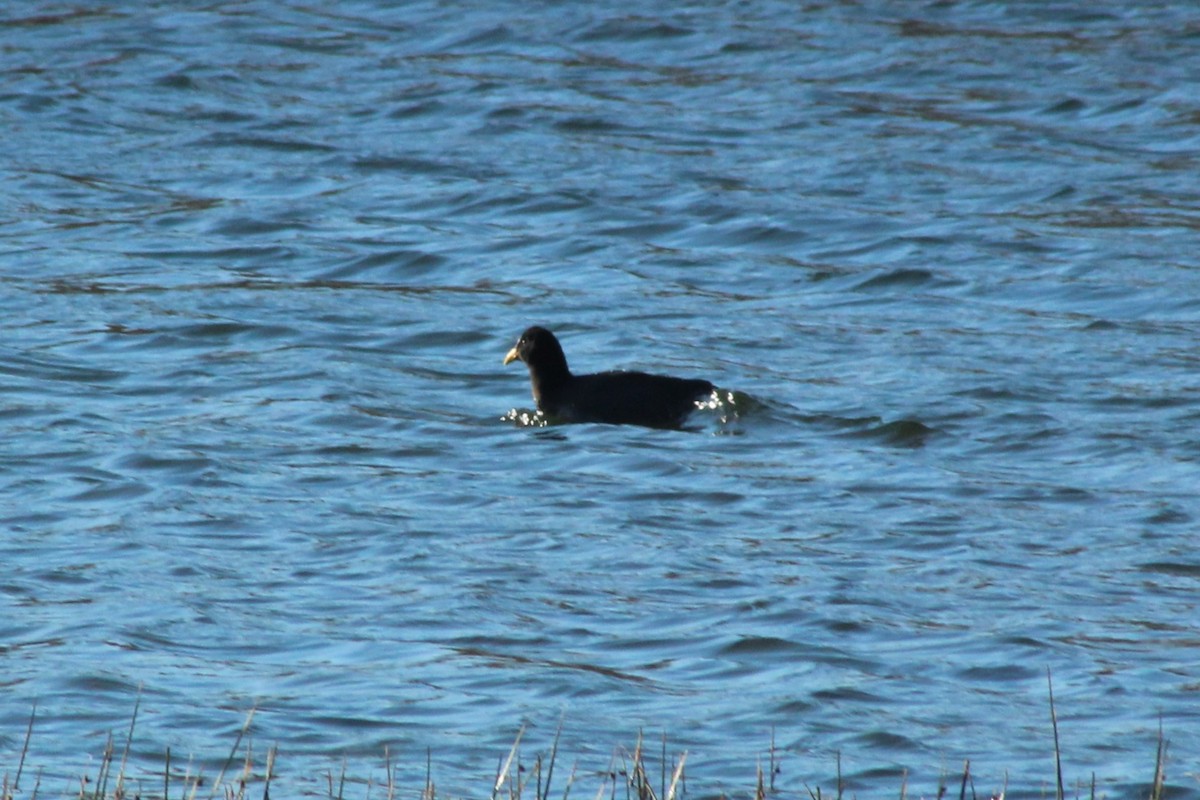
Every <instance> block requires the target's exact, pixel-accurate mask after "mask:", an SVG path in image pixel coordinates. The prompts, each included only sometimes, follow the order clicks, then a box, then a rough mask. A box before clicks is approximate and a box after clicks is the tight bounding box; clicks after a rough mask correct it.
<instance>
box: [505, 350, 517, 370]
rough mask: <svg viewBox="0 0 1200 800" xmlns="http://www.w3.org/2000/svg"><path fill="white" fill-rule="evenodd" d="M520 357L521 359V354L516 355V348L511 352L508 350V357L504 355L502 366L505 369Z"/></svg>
mask: <svg viewBox="0 0 1200 800" xmlns="http://www.w3.org/2000/svg"><path fill="white" fill-rule="evenodd" d="M520 357H521V354H520V353H518V352H517V348H515V347H514V348H513V349H512V350H509V351H508V355H506V356H505V357H504V366H506V367H507V366H508V365H509V364H511V363H512V362H514V361H516V360H517V359H518V358H520Z"/></svg>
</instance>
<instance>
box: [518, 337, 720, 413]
mask: <svg viewBox="0 0 1200 800" xmlns="http://www.w3.org/2000/svg"><path fill="white" fill-rule="evenodd" d="M517 359H520V360H521V361H524V362H525V365H526V366H527V367H529V380H530V382H531V383H532V384H533V400H534V402H535V403H537V407H538V410H539V411H541V412H542V413H543V414H546V415H548V416H550V417H552V418H556V419H558V420H561V421H563V422H606V423H609V424H612V425H645V426H647V427H651V428H678V427H679V426H681V425H682V424H683V421H684V420H685V419H686V418H687V415H688V413H689V412H691V411H693V410H694V409H695V408H696V401H697V400H700V399H702V398H704V397H706V396H708V395H711V394H712V393H713V385H712V384H711V383H709V382H708V381H705V380H690V379H686V378H672V377H670V376H667V375H647V374H646V373H644V372H619V371H613V372H597V373H593V374H591V375H573V374H571V370H570V369H569V368H568V367H567V357H566V356H565V355H563V350H562V345H560V344H559V343H558V339H556V338H555V336H554V334H553V333H551V332H550V331H548V330H546V329H545V328H541V327H538V326H536V325H535V326H533V327H532V328H528V329H527V330H526V331H525V332H524V333H522V334H521V338H520V339H518V340H517V343H516V345H515V346H514V347H513V349H511V350H509V351H508V355H506V356H505V357H504V363H505V364H511V363H512V362H513V361H516V360H517Z"/></svg>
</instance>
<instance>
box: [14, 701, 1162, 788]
mask: <svg viewBox="0 0 1200 800" xmlns="http://www.w3.org/2000/svg"><path fill="white" fill-rule="evenodd" d="M1047 683H1048V689H1049V699H1050V721H1051V729H1052V732H1053V756H1054V761H1053V765H1054V766H1053V771H1054V774H1053V776H1052V778H1051V779H1050V780H1045V781H1043V782H1042V784H1041V785H1042V787H1043V788H1042V790H1041V791H1040V793H1038V792H1034V793H1031V792H1029V791H1028V790H1023V791H1022V792H1020V795H1021V796H1036V797H1039V798H1041V800H1050V798H1054V800H1081V799H1082V798H1089V800H1097V799H1098V798H1102V797H1105V795H1104V794H1103V793H1101V794H1097V786H1096V776H1095V774H1094V773H1093V774H1092V775H1091V776H1090V782H1085V781H1076V782H1072V783H1071V784H1070V785H1066V784H1064V780H1063V762H1062V751H1061V749H1060V746H1059V737H1058V714H1057V711H1056V709H1055V706H1054V689H1053V686H1052V685H1051V684H1050V683H1049V680H1048V681H1047ZM140 704H141V701H140V698H139V700H138V701H136V702H135V704H134V709H133V715H132V717H131V719H130V722H129V729H128V732H127V733H126V734H125V736H124V737H123V738H124V741H123V742H121V741H119V740H118V739H117V738H116V737H114V735H113V733H111V732H110V733H109V735H108V738H107V741H106V743H105V747H104V751H103V753H102V755H101V756H100V758H99V761H98V764H97V766H96V767H95V768H94V772H92V773H90V774H89V773H83V774H79V775H78V776H77V777H76V778H73V779H70V784H69V785H68V786H67V787H65V788H63V789H59V790H57V791H56V790H54V789H53V788H52V787H50V786H49V785H48V784H49V780H43V769H42V768H41V767H36V768H31V766H30V765H29V764H28V763H27V757H28V755H29V752H30V744H31V741H32V739H33V734H34V729H35V727H36V726H35V721H36V717H37V706H36V704H35V705H34V708H33V710H32V711H31V713H30V716H29V724H28V726H27V727H26V730H25V735H24V743H23V745H22V747H21V751H20V755H19V759H18V763H17V764H16V766H15V768H10V767H9V766H8V765H0V769H2V770H3V773H2V777H0V800H36V799H37V798H44V799H46V798H75V799H76V800H170V799H171V798H176V800H198V798H209V799H210V800H212V798H221V800H255V799H256V798H262V800H269V799H270V797H271V796H272V792H273V791H276V787H274V786H272V779H273V778H275V777H276V772H275V766H276V761H277V758H278V756H279V748H278V746H277V745H274V746H271V747H270V748H268V749H267V751H266V753H265V754H264V755H262V756H261V757H260V758H256V755H255V752H254V749H253V747H252V746H251V743H250V741H249V739H247V732H248V731H249V729H250V724H251V722H252V721H253V719H254V713H255V710H254V709H251V711H250V712H249V713H248V714H247V715H246V720H245V722H244V723H243V725H242V727H241V728H240V729H239V730H238V733H237V736H236V737H235V739H234V742H233V745H232V747H231V748H230V751H229V754H228V757H227V758H226V759H225V760H224V762H223V765H222V767H221V769H220V772H219V773H218V774H217V775H216V777H215V778H210V777H209V776H208V775H205V774H204V772H203V770H202V769H197V768H195V767H194V763H193V762H192V760H190V759H189V760H187V762H186V763H184V764H180V763H179V759H178V757H177V756H176V755H174V754H173V753H172V752H171V749H170V748H166V749H165V750H164V751H163V759H162V761H161V763H160V764H159V765H158V766H156V767H154V768H146V769H143V774H144V775H148V776H149V777H131V776H130V774H129V770H130V769H131V768H132V766H133V765H132V764H131V762H130V754H131V750H132V747H133V741H134V731H135V728H136V726H137V715H138V709H139V707H140ZM561 733H562V726H561V724H560V726H559V729H558V731H557V732H556V733H555V736H554V740H553V744H552V745H551V747H550V749H549V752H548V753H546V754H542V753H537V754H536V755H535V757H534V760H533V762H532V763H528V762H525V761H523V760H522V757H521V740H522V738H523V736H524V734H525V728H524V726H522V727H521V729H520V730H519V731H518V732H517V734H516V738H515V739H514V741H513V744H512V747H511V748H510V749H509V751H508V753H507V755H506V756H504V757H503V758H501V759H500V760H499V762H498V765H497V769H496V772H495V775H494V776H493V777H492V778H491V779H490V783H489V784H483V785H481V786H480V791H479V793H477V794H475V795H474V796H473V797H475V798H482V797H483V796H484V791H485V790H486V791H487V793H488V795H489V797H488V800H560V798H561V800H572V798H573V797H575V798H579V799H580V800H684V798H686V797H687V776H686V773H685V771H684V767H685V765H686V764H687V759H688V754H687V751H686V750H685V751H682V752H681V753H678V754H675V755H669V754H668V751H667V736H666V735H665V734H664V735H663V736H662V739H661V743H660V747H657V748H654V749H656V750H658V752H657V753H651V752H650V750H651V745H650V744H648V743H647V742H646V741H645V740H644V738H643V736H642V735H641V734H640V733H639V734H638V737H637V740H636V743H635V745H634V747H633V749H632V750H628V749H625V748H617V749H616V750H614V752H613V754H612V756H611V757H610V760H609V764H608V767H607V769H590V770H587V771H586V772H582V773H581V771H580V769H579V765H578V763H576V764H575V765H574V766H572V767H571V768H570V769H569V771H568V772H567V774H566V776H565V778H564V777H562V772H563V770H564V769H565V768H564V767H561V766H559V756H560V754H559V749H558V744H559V736H560V734H561ZM243 742H245V747H244V748H243ZM1167 747H1168V741H1167V740H1166V739H1165V738H1164V736H1163V731H1162V726H1161V723H1160V725H1159V731H1158V743H1157V749H1156V753H1155V760H1154V764H1153V771H1152V773H1151V774H1150V780H1149V782H1148V783H1146V784H1145V787H1144V790H1143V791H1141V792H1139V793H1138V794H1136V795H1130V797H1137V798H1139V800H1142V798H1144V800H1167V798H1169V797H1171V796H1174V792H1173V789H1172V787H1168V786H1167V785H1166V773H1165V769H1166V763H1167ZM655 756H657V758H658V762H657V764H656V765H655V764H654V761H653V759H654V757H655ZM785 756H786V753H785V752H783V751H781V750H779V749H777V748H776V746H775V741H774V735H773V734H772V737H771V742H770V747H769V749H768V750H767V753H766V763H765V764H764V763H763V758H762V757H760V758H759V760H758V763H757V764H756V765H754V766H755V769H754V772H753V774H754V776H755V778H754V780H753V782H752V783H751V784H750V785H747V786H745V787H741V788H740V789H739V790H737V791H735V792H732V793H730V792H727V791H725V790H724V789H722V790H720V791H717V792H713V791H711V790H706V789H705V788H704V787H700V788H699V790H698V792H697V796H698V797H700V798H705V799H706V800H710V799H711V800H715V799H716V798H722V799H723V798H728V797H737V798H746V799H747V800H749V798H751V797H753V798H754V800H772V799H773V798H786V799H787V800H856V799H857V798H858V797H859V795H858V793H857V792H856V791H854V790H852V789H849V788H847V786H846V784H845V782H844V781H843V775H842V763H841V757H840V754H839V755H838V757H837V758H836V759H835V761H836V764H835V767H836V773H835V778H834V784H833V786H831V787H823V786H820V785H813V786H810V785H809V784H808V783H803V788H802V789H800V790H795V789H791V790H788V791H782V790H780V789H778V788H777V786H776V776H777V775H779V774H780V772H781V767H780V765H781V763H782V761H783V759H784V757H785ZM394 766H395V765H394V763H393V759H392V754H391V753H390V752H388V751H387V749H386V748H385V750H384V753H383V767H384V776H385V777H384V779H383V780H376V779H373V778H370V779H362V778H356V777H352V776H350V775H347V772H346V768H347V764H346V761H345V760H344V759H343V761H342V765H341V769H340V771H338V772H337V773H335V772H334V771H333V770H326V771H325V772H324V773H323V774H321V775H320V776H319V777H318V778H316V779H315V780H313V781H312V783H311V785H310V786H308V787H306V790H305V791H303V792H302V793H301V794H302V795H303V796H306V797H323V798H329V799H330V800H352V798H359V797H361V798H364V800H370V798H385V799H386V800H395V798H408V799H410V800H451V798H453V797H456V795H446V794H444V793H439V791H438V790H437V787H436V785H435V782H434V775H433V773H434V769H433V758H432V753H430V752H429V751H427V752H426V758H425V765H424V773H425V780H424V785H423V786H420V787H417V786H413V785H400V784H399V780H398V778H397V775H396V771H395V769H394ZM556 769H557V770H558V773H559V776H558V783H557V784H556V783H554V781H555V778H556V775H555V772H556ZM31 773H32V774H31ZM55 774H56V778H55V782H58V777H57V776H58V775H59V773H58V772H56V773H55ZM577 784H581V787H580V786H577ZM582 784H586V785H582ZM347 791H350V792H351V794H347ZM573 791H574V792H576V794H574V795H572V792H573ZM1051 791H1053V793H1051ZM283 796H288V793H287V792H286V791H285V792H284V794H283ZM880 796H886V797H892V798H899V800H910V798H911V800H918V799H921V800H924V799H925V798H931V799H932V800H955V798H957V800H980V798H989V800H1006V798H1007V796H1008V773H1007V771H1006V773H1005V778H1004V785H1003V786H1002V787H1000V788H998V789H996V790H994V791H986V790H985V791H983V793H982V794H981V793H978V792H977V790H976V786H975V779H974V776H973V775H972V773H971V762H970V761H969V760H967V761H965V762H964V763H963V766H962V770H961V773H956V774H946V773H943V774H942V776H941V777H940V778H939V780H938V785H937V787H936V793H935V794H926V793H923V792H915V791H914V790H913V789H912V788H911V787H910V786H909V785H908V773H907V771H904V772H903V773H902V775H901V779H900V783H899V785H898V786H896V787H894V788H893V789H892V790H891V791H889V792H887V793H884V794H882V795H880Z"/></svg>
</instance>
